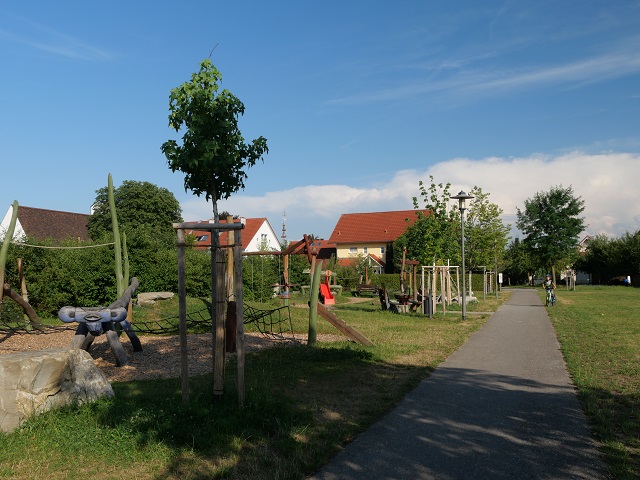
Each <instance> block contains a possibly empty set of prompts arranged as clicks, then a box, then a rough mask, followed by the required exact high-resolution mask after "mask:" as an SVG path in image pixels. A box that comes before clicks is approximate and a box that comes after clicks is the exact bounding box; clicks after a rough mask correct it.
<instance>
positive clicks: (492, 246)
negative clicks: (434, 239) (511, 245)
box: [464, 186, 509, 269]
mask: <svg viewBox="0 0 640 480" xmlns="http://www.w3.org/2000/svg"><path fill="white" fill-rule="evenodd" d="M470 195H471V196H473V197H474V198H473V199H471V201H470V202H469V208H468V209H467V213H466V216H465V227H464V228H465V230H464V234H465V243H466V248H465V252H468V255H467V265H468V266H469V268H470V269H473V268H477V267H481V266H487V267H491V266H493V265H495V264H496V262H497V261H498V260H499V259H500V258H501V256H502V254H503V252H504V248H505V247H506V246H507V242H508V241H509V235H508V234H509V226H508V225H504V224H503V223H502V220H501V219H500V215H501V214H502V209H501V208H500V207H499V206H498V205H496V204H495V203H491V202H490V201H489V195H490V194H489V193H485V192H483V191H482V188H480V187H477V186H476V187H473V189H472V190H471V192H470Z"/></svg>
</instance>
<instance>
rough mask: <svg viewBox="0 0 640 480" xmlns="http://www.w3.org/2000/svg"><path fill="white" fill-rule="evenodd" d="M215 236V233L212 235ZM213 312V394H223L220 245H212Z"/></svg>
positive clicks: (223, 355)
mask: <svg viewBox="0 0 640 480" xmlns="http://www.w3.org/2000/svg"><path fill="white" fill-rule="evenodd" d="M212 237H213V235H212ZM211 262H212V268H213V271H212V272H211V280H212V282H211V285H212V288H211V291H212V295H211V299H212V305H211V312H212V313H211V314H212V318H213V322H212V324H213V328H212V335H213V395H214V396H216V397H220V396H222V394H223V393H224V367H225V341H224V335H225V328H224V326H225V325H224V324H225V293H226V292H225V288H224V286H225V283H224V281H225V272H224V271H225V268H224V267H225V266H226V262H225V259H224V253H223V252H222V249H221V248H220V247H219V246H213V245H212V247H211Z"/></svg>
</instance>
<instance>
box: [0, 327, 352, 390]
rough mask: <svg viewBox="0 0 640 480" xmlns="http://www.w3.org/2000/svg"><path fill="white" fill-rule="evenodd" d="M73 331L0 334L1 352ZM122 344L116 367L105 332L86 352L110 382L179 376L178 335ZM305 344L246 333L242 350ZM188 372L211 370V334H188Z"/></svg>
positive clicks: (64, 337) (38, 346) (61, 343)
mask: <svg viewBox="0 0 640 480" xmlns="http://www.w3.org/2000/svg"><path fill="white" fill-rule="evenodd" d="M73 335H74V332H73V331H72V330H64V331H60V332H55V333H46V334H41V333H38V334H3V333H0V355H1V354H9V353H17V352H24V351H36V350H43V349H46V348H67V347H69V346H70V345H71V340H72V339H73ZM341 340H345V337H343V336H341V335H318V341H319V342H330V341H341ZM121 342H122V346H123V347H124V350H125V352H126V354H127V356H128V357H129V365H127V366H124V367H116V366H115V357H114V355H113V353H112V352H111V348H110V347H109V343H108V342H107V338H106V336H105V335H101V336H99V337H98V338H96V340H95V341H94V343H93V345H92V346H91V349H90V351H89V353H90V354H91V356H92V357H93V361H94V363H95V364H96V366H97V367H98V368H100V370H102V371H103V372H104V374H105V375H106V377H107V379H108V380H109V381H110V382H127V381H131V380H148V379H155V378H178V377H180V340H179V337H178V336H177V335H172V336H157V335H143V336H141V337H140V342H141V343H142V352H134V351H133V348H132V346H131V343H130V342H129V339H128V338H127V337H126V336H125V335H123V336H122V337H121ZM286 342H288V343H291V342H299V343H303V344H304V343H306V342H307V339H306V335H295V336H294V337H290V338H287V339H285V340H280V339H274V338H270V337H266V336H264V335H260V334H253V333H247V334H245V352H247V353H248V352H251V351H256V350H260V349H263V348H270V347H274V346H276V345H282V344H283V343H286ZM187 345H188V348H189V353H188V358H189V375H190V376H192V375H200V374H204V373H209V372H211V370H212V363H213V362H212V346H211V345H212V341H211V334H198V335H195V334H193V335H188V336H187Z"/></svg>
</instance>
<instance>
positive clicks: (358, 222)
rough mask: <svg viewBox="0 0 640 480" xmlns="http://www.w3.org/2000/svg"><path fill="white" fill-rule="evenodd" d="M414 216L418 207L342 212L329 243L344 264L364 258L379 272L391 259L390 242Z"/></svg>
mask: <svg viewBox="0 0 640 480" xmlns="http://www.w3.org/2000/svg"><path fill="white" fill-rule="evenodd" d="M422 213H423V214H424V213H425V212H424V211H422ZM417 219H418V210H396V211H390V212H372V213H345V214H342V215H341V216H340V219H339V220H338V223H337V224H336V226H335V228H334V229H333V233H332V234H331V237H329V240H328V243H331V244H334V245H335V247H336V258H337V260H338V263H340V264H342V265H345V264H349V263H351V262H353V260H354V259H357V258H363V259H364V260H365V261H367V263H368V265H369V266H370V267H372V269H373V271H375V272H379V273H382V272H384V271H385V270H388V268H387V264H388V263H389V262H390V261H392V260H393V258H392V255H391V254H390V253H389V251H390V250H391V249H392V246H393V242H395V241H396V240H397V239H398V238H399V237H400V236H401V235H402V234H403V233H404V232H405V231H406V230H407V227H409V226H410V225H413V224H414V223H415V221H416V220H417Z"/></svg>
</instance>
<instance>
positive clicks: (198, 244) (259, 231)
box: [186, 218, 280, 253]
mask: <svg viewBox="0 0 640 480" xmlns="http://www.w3.org/2000/svg"><path fill="white" fill-rule="evenodd" d="M210 222H211V221H210V220H200V221H198V223H203V224H207V223H210ZM234 222H235V223H242V222H244V225H245V227H244V228H243V229H242V250H243V251H244V252H247V253H249V252H259V251H280V241H279V240H278V237H277V235H276V234H275V232H274V231H273V228H271V225H270V224H269V221H268V220H267V219H266V218H235V219H234ZM220 223H227V222H226V220H220ZM186 233H187V234H189V235H193V236H195V248H197V249H201V250H205V249H208V248H209V247H210V246H211V237H210V235H211V232H210V231H208V230H197V229H193V230H187V231H186ZM227 244H228V242H227V232H223V233H222V234H221V235H220V245H227Z"/></svg>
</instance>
